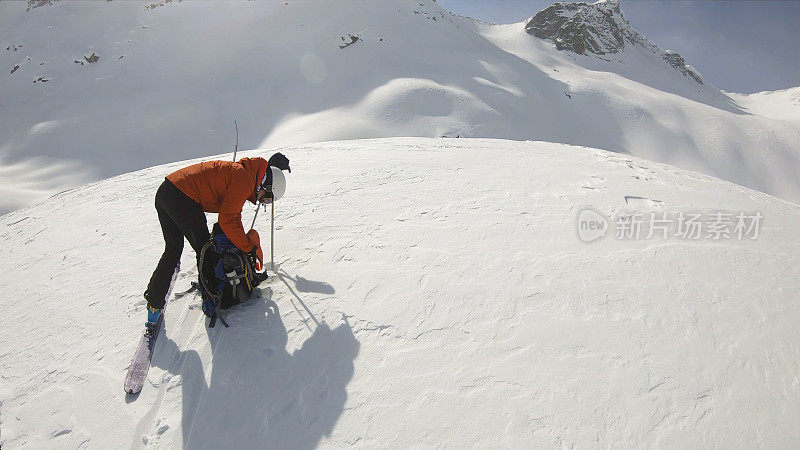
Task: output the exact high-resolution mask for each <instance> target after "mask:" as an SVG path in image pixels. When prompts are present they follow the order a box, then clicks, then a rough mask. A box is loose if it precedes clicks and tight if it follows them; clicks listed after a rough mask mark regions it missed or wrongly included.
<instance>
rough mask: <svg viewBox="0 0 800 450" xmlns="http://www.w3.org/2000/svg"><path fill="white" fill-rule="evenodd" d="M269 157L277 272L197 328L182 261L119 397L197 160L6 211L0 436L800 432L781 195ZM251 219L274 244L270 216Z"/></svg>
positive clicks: (428, 151) (568, 164)
mask: <svg viewBox="0 0 800 450" xmlns="http://www.w3.org/2000/svg"><path fill="white" fill-rule="evenodd" d="M273 151H274V150H273V149H270V150H257V151H252V152H245V153H242V156H245V155H247V156H255V155H264V156H266V155H269V154H271V153H272V152H273ZM281 151H283V152H284V153H286V154H287V155H288V156H289V157H290V158H291V160H292V167H293V169H294V170H293V172H292V174H291V175H289V177H288V182H289V190H288V191H287V195H286V197H285V198H284V199H283V200H281V202H279V204H278V205H277V208H276V209H277V210H276V224H277V228H276V249H275V254H276V262H277V264H278V267H279V270H280V274H281V276H280V277H279V278H275V279H273V280H272V281H271V282H269V283H268V284H266V285H263V286H262V289H261V297H260V298H257V299H253V300H251V301H250V302H248V303H247V304H244V305H241V306H240V307H237V308H236V309H234V310H232V311H231V312H230V314H229V316H228V318H229V321H230V322H231V327H230V328H229V329H222V328H221V327H217V328H215V329H211V330H208V329H206V328H204V326H203V317H202V313H201V311H200V308H199V303H200V300H199V298H198V297H197V296H196V294H195V293H185V291H186V290H187V289H188V287H189V283H190V281H191V280H192V279H193V278H194V277H195V274H196V271H195V269H194V268H193V258H194V257H193V255H192V254H191V252H188V251H187V252H186V253H185V254H184V258H183V267H184V269H183V271H182V272H181V273H180V276H179V278H178V281H177V284H176V287H175V292H176V295H175V296H174V298H172V299H171V300H170V302H169V304H168V307H167V311H166V325H165V334H163V335H162V336H161V337H160V338H159V340H158V344H157V347H156V350H155V357H154V367H153V368H152V369H151V371H150V373H149V378H148V383H147V384H146V386H145V388H144V390H143V392H142V393H141V395H140V396H139V397H138V398H136V399H131V398H126V397H125V395H124V394H123V391H122V381H123V377H124V374H125V369H126V366H127V364H128V362H129V360H130V358H131V356H132V353H133V350H134V345H135V344H136V341H137V340H138V334H139V333H140V332H141V329H142V322H143V320H144V317H145V312H144V303H143V300H142V298H141V293H142V291H143V289H144V286H145V284H146V282H147V279H148V278H149V275H150V272H151V270H152V267H153V265H154V264H155V262H156V260H157V258H158V256H159V254H160V252H161V246H162V240H161V236H160V231H159V227H158V222H157V218H156V215H155V212H154V210H153V206H152V203H153V195H154V192H155V189H156V188H157V186H158V184H159V183H160V182H161V180H162V179H163V176H164V175H165V174H167V173H169V172H170V171H172V170H175V169H177V168H179V167H181V166H183V165H185V164H188V163H189V162H190V161H186V162H176V163H170V164H167V165H164V166H157V167H152V168H148V169H145V170H140V171H137V172H132V173H127V174H124V175H120V176H117V177H114V178H110V179H106V180H103V181H100V182H97V183H93V184H90V185H86V186H82V187H79V188H76V189H74V190H71V191H68V192H64V193H61V194H59V195H56V196H54V197H52V198H50V199H48V200H46V201H45V202H43V203H41V204H38V205H35V206H31V207H27V208H23V209H21V210H18V211H14V212H11V213H9V214H7V215H4V216H2V217H0V238H2V241H3V243H4V245H3V246H0V292H2V297H0V301H2V305H0V306H2V307H0V322H2V323H3V324H4V326H2V327H0V341H2V342H3V343H5V345H3V347H2V348H1V349H0V365H2V367H3V368H4V369H3V373H2V375H1V376H2V383H0V430H2V435H0V444H1V445H2V446H3V448H6V447H7V448H77V447H80V448H119V447H128V446H132V447H133V448H140V447H147V448H176V447H181V446H183V447H189V448H265V447H266V448H312V447H314V446H316V445H320V446H325V447H337V448H338V447H350V446H356V447H361V448H376V447H392V448H408V447H410V446H423V447H434V446H447V447H453V448H464V447H512V448H531V447H556V446H559V447H572V446H577V447H580V448H585V447H625V448H629V447H633V446H642V447H653V446H670V447H719V448H731V447H756V446H761V447H768V448H778V447H783V448H787V447H793V446H797V444H798V442H800V431H799V430H798V428H797V423H798V421H800V406H798V405H800V402H799V401H798V399H799V398H800V397H799V395H800V392H799V389H800V386H798V376H800V367H799V366H798V361H800V336H798V334H797V332H796V330H797V328H796V327H797V323H798V321H800V303H798V300H800V298H798V297H799V296H798V293H800V276H799V275H800V273H799V272H800V269H798V267H800V256H798V255H800V229H799V228H800V207H798V206H797V205H795V204H792V203H789V202H786V201H783V200H779V199H777V198H775V197H772V196H769V195H766V194H763V193H759V192H756V191H753V190H750V189H747V188H743V187H740V186H737V185H734V184H731V183H728V182H725V181H721V180H718V179H714V178H711V177H708V176H706V175H701V174H698V173H694V172H688V171H685V170H682V169H678V168H675V167H671V166H667V165H663V164H659V163H654V162H648V161H645V160H643V159H640V158H637V157H633V156H627V155H620V154H616V153H610V152H607V151H602V150H595V149H589V148H583V147H575V146H569V145H563V144H555V143H546V142H514V141H503V140H482V139H478V140H476V139H426V138H395V139H374V140H360V141H347V142H329V143H319V144H308V145H301V146H291V147H286V148H282V149H281ZM229 157H230V154H226V155H220V158H223V159H225V158H229ZM587 206H588V207H592V208H593V209H594V210H595V211H597V212H598V213H599V214H600V215H602V216H604V217H607V218H609V219H611V218H613V217H615V216H616V215H619V214H622V212H624V211H626V210H632V211H638V212H642V213H645V214H646V213H649V212H657V213H662V212H668V213H674V212H682V211H702V212H708V211H717V210H724V211H730V212H736V211H744V212H748V213H754V212H760V213H761V214H763V217H764V222H763V227H762V228H761V231H760V234H759V236H758V238H757V239H755V240H750V239H745V240H737V239H727V240H718V241H716V240H711V239H700V240H696V241H694V240H681V239H677V238H670V239H666V240H662V239H659V238H652V239H649V240H644V239H642V240H627V241H626V240H618V239H615V238H614V236H613V235H609V236H606V237H605V238H604V239H600V240H598V241H595V242H593V243H590V244H587V243H584V242H582V241H581V240H580V239H579V238H578V236H579V235H578V234H577V233H576V220H577V218H578V216H579V214H580V211H581V210H582V209H583V208H584V207H587ZM251 219H252V211H251V210H249V209H248V210H246V212H245V214H244V221H245V223H249V221H250V220H251ZM213 221H214V218H213V217H211V216H210V217H209V223H212V222H213ZM257 228H258V229H259V230H260V231H261V233H262V236H267V235H268V233H269V231H268V230H269V222H268V220H267V215H260V216H259V219H258V224H257ZM612 234H613V233H612ZM32 275H35V276H32ZM22 280H24V281H22Z"/></svg>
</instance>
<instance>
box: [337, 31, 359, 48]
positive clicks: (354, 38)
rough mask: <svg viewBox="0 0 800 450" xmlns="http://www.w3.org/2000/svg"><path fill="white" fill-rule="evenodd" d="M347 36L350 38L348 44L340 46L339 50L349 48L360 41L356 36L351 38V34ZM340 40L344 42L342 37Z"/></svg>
mask: <svg viewBox="0 0 800 450" xmlns="http://www.w3.org/2000/svg"><path fill="white" fill-rule="evenodd" d="M348 36H350V42H348V43H346V44H344V45H340V46H339V48H345V47H349V46H351V45H353V44H355V43H356V42H358V40H359V39H361V38H359V37H358V36H353V35H352V34H348ZM342 40H344V36H342Z"/></svg>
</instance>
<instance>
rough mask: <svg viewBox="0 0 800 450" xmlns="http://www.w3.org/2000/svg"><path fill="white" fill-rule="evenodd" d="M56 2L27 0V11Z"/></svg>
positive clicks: (51, 0) (55, 0)
mask: <svg viewBox="0 0 800 450" xmlns="http://www.w3.org/2000/svg"><path fill="white" fill-rule="evenodd" d="M57 1H58V0H28V9H27V10H26V12H27V11H30V10H32V9H34V8H39V7H42V6H47V5H52V4H53V3H55V2H57Z"/></svg>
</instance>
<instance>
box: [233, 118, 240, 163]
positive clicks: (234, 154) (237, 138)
mask: <svg viewBox="0 0 800 450" xmlns="http://www.w3.org/2000/svg"><path fill="white" fill-rule="evenodd" d="M233 126H234V127H236V146H235V147H234V148H233V162H236V152H237V151H239V125H238V124H236V119H233Z"/></svg>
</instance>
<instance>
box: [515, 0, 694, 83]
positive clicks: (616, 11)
mask: <svg viewBox="0 0 800 450" xmlns="http://www.w3.org/2000/svg"><path fill="white" fill-rule="evenodd" d="M525 31H526V32H527V33H528V34H530V35H532V36H535V37H537V38H539V39H545V40H548V41H551V42H553V43H554V44H555V46H556V49H558V50H562V51H570V52H573V53H577V54H579V55H587V54H593V55H595V56H597V57H598V58H599V59H602V60H604V61H609V60H608V59H606V58H602V57H601V55H609V54H615V53H619V52H621V51H622V50H624V49H625V48H626V47H628V46H637V47H640V48H642V49H645V50H647V51H649V52H652V53H654V54H657V55H660V56H661V57H662V58H663V59H664V60H665V61H666V62H667V63H669V65H670V66H672V67H673V68H675V69H676V70H678V71H679V72H681V73H682V74H683V75H684V76H686V77H687V78H690V79H692V80H694V81H695V82H697V83H699V84H703V80H702V78H701V77H700V75H699V74H698V73H697V72H696V71H695V70H694V69H693V68H692V67H691V66H689V65H687V64H686V62H685V61H684V59H683V57H682V56H681V55H679V54H678V53H675V52H669V51H668V52H663V51H661V50H660V49H659V48H658V47H657V46H656V45H655V44H653V43H652V42H650V41H649V40H647V38H646V37H644V36H643V35H641V34H640V33H639V32H638V31H636V30H635V29H633V27H631V25H630V23H629V22H628V20H627V19H625V16H624V15H623V14H622V9H621V8H620V6H619V2H618V0H600V1H598V2H596V3H585V2H580V3H554V4H552V5H551V6H549V7H547V8H545V9H543V10H541V11H539V12H538V13H537V14H536V15H535V16H533V17H531V19H530V20H528V23H526V24H525Z"/></svg>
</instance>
